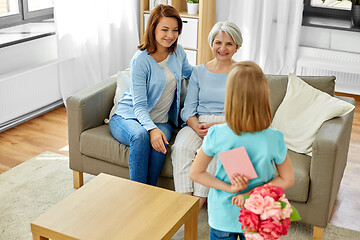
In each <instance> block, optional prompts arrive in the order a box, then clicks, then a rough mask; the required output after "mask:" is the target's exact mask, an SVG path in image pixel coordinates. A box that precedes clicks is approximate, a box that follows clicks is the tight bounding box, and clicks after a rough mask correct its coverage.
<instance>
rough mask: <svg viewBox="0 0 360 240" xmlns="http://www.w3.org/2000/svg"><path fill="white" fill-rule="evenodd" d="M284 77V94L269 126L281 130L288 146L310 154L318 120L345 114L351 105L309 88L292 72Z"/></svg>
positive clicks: (350, 109)
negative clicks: (285, 85) (286, 82)
mask: <svg viewBox="0 0 360 240" xmlns="http://www.w3.org/2000/svg"><path fill="white" fill-rule="evenodd" d="M288 78H289V81H288V86H287V90H286V95H285V97H284V99H283V101H282V103H281V104H280V106H279V108H278V109H277V111H276V113H275V116H274V119H273V122H272V124H271V127H273V128H275V129H278V130H280V131H281V132H283V134H284V139H285V143H286V145H287V147H288V148H289V149H291V150H293V151H295V152H298V153H305V154H307V155H309V156H311V154H312V144H313V141H314V139H315V135H316V133H317V132H318V130H319V128H320V127H321V125H322V123H323V122H324V121H327V120H329V119H331V118H334V117H339V116H344V115H346V114H348V113H349V112H351V111H352V110H353V109H354V106H353V105H352V104H350V103H347V102H345V101H342V100H340V99H338V98H336V97H332V96H330V95H329V94H327V93H325V92H322V91H320V90H318V89H315V88H313V87H312V86H310V85H308V84H307V83H305V82H304V81H303V80H301V79H300V78H299V77H297V76H295V75H294V74H292V73H290V74H289V76H288Z"/></svg>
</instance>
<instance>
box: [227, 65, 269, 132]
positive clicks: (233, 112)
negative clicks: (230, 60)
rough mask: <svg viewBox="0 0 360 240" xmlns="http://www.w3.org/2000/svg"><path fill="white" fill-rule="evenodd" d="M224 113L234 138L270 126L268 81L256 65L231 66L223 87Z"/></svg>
mask: <svg viewBox="0 0 360 240" xmlns="http://www.w3.org/2000/svg"><path fill="white" fill-rule="evenodd" d="M224 111H225V119H226V122H227V124H228V126H229V127H230V128H231V129H232V130H233V131H234V132H235V134H237V135H241V132H258V131H262V130H264V129H267V128H268V127H269V126H270V124H271V119H272V117H271V111H270V102H269V87H268V82H267V79H266V77H265V75H264V73H263V71H262V70H261V68H260V67H259V66H258V65H257V64H256V63H253V62H239V63H235V64H234V65H233V69H232V70H231V71H230V73H229V76H228V80H227V84H226V97H225V106H224Z"/></svg>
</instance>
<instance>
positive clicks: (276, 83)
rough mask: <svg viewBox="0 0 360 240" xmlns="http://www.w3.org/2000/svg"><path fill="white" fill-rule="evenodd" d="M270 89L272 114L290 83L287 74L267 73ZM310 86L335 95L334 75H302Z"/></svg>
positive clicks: (273, 114)
mask: <svg viewBox="0 0 360 240" xmlns="http://www.w3.org/2000/svg"><path fill="white" fill-rule="evenodd" d="M266 78H267V79H268V84H269V89H270V108H271V114H272V116H275V112H276V110H277V109H278V107H279V106H280V104H281V102H282V101H283V99H284V97H285V94H286V88H287V85H288V76H287V75H266ZM300 78H301V79H302V80H304V81H305V82H306V83H307V84H309V85H310V86H312V87H314V88H316V89H319V90H321V91H323V92H326V93H328V94H329V95H330V96H334V88H335V77H334V76H302V77H300Z"/></svg>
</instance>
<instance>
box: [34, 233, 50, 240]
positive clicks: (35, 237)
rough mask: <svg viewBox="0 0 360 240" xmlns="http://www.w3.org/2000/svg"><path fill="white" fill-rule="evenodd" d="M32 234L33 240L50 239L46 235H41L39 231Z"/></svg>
mask: <svg viewBox="0 0 360 240" xmlns="http://www.w3.org/2000/svg"><path fill="white" fill-rule="evenodd" d="M32 235H33V240H49V239H48V238H46V237H43V236H40V234H38V233H32Z"/></svg>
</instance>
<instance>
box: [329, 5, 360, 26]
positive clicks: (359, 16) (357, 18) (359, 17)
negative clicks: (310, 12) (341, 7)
mask: <svg viewBox="0 0 360 240" xmlns="http://www.w3.org/2000/svg"><path fill="white" fill-rule="evenodd" d="M325 1H326V0H322V2H323V3H324V2H325ZM338 1H343V0H338ZM348 1H351V3H352V5H351V13H350V15H351V21H352V23H353V25H354V26H357V27H359V26H360V0H348Z"/></svg>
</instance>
